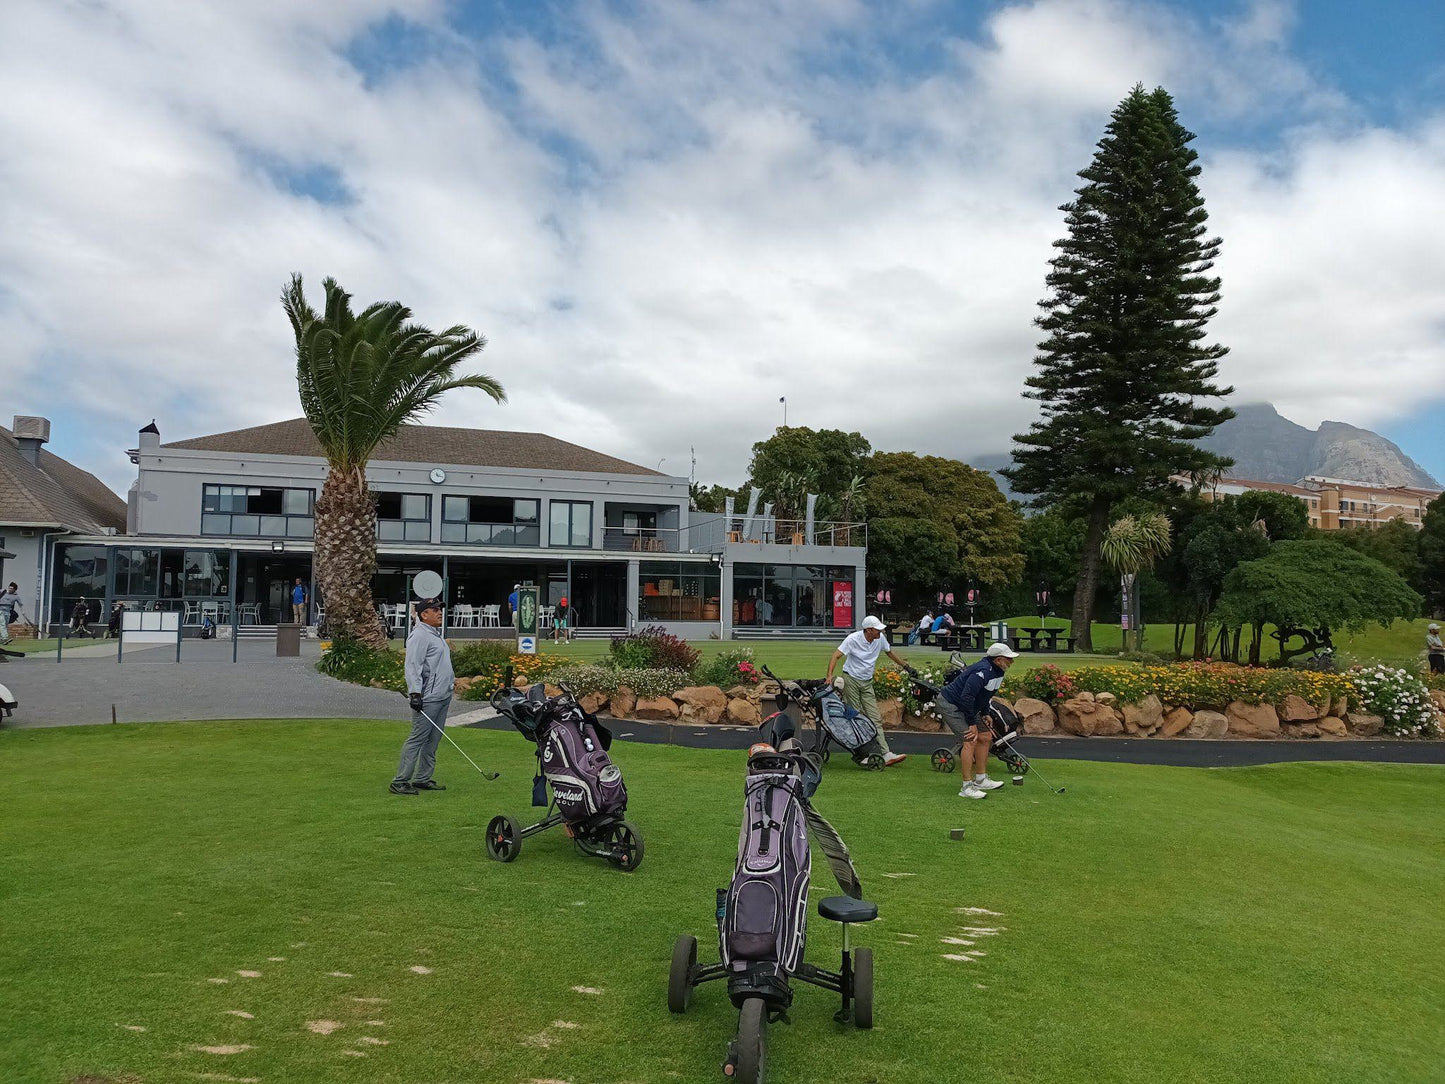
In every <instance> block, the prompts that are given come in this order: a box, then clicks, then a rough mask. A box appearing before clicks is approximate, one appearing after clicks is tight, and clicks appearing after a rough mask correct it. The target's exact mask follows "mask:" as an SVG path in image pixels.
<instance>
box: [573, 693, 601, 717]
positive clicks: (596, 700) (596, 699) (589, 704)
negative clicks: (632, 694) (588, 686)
mask: <svg viewBox="0 0 1445 1084" xmlns="http://www.w3.org/2000/svg"><path fill="white" fill-rule="evenodd" d="M577 704H578V706H579V707H581V709H582V710H583V711H585V712H587V713H588V714H590V715H596V714H597V713H598V712H599V711H601V710H602V709H603V708H605V707H607V694H606V693H583V694H582V695H581V696H579V697H578V698H577Z"/></svg>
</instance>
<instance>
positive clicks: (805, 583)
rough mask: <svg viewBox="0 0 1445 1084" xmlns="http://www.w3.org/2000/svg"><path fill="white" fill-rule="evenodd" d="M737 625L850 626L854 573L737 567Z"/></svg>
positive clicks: (831, 569) (809, 567)
mask: <svg viewBox="0 0 1445 1084" xmlns="http://www.w3.org/2000/svg"><path fill="white" fill-rule="evenodd" d="M733 624H734V625H743V626H772V627H796V628H825V629H827V628H852V627H853V624H854V621H853V569H851V568H846V567H841V566H839V567H832V566H829V567H823V566H820V565H745V564H739V565H735V566H733Z"/></svg>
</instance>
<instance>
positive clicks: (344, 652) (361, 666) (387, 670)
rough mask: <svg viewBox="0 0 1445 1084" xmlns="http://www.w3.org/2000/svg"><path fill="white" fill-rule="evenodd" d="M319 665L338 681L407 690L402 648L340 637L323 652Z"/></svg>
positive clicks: (399, 690) (396, 690)
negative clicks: (399, 649) (394, 649)
mask: <svg viewBox="0 0 1445 1084" xmlns="http://www.w3.org/2000/svg"><path fill="white" fill-rule="evenodd" d="M316 669H318V670H320V671H321V672H322V673H323V674H329V675H330V676H331V677H334V678H336V679H338V680H339V681H349V682H351V683H352V684H354V685H375V686H378V687H380V688H383V689H390V690H391V691H392V692H398V693H401V692H405V691H406V659H405V658H404V657H403V656H402V654H401V653H400V652H397V651H388V650H387V649H386V648H371V647H367V646H366V645H365V644H362V643H358V642H357V641H355V640H337V641H335V642H333V643H332V644H331V645H330V646H329V647H327V648H325V650H323V651H322V652H321V659H320V660H319V661H318V662H317V663H316Z"/></svg>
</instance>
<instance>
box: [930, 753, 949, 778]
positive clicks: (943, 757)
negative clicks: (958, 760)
mask: <svg viewBox="0 0 1445 1084" xmlns="http://www.w3.org/2000/svg"><path fill="white" fill-rule="evenodd" d="M930 759H931V760H932V762H933V770H934V771H935V772H951V771H953V750H952V749H935V750H934V751H933V756H932V757H931V758H930Z"/></svg>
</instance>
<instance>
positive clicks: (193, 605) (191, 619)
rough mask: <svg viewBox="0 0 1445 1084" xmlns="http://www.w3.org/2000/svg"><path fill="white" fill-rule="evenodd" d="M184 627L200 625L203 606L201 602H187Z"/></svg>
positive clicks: (182, 620)
mask: <svg viewBox="0 0 1445 1084" xmlns="http://www.w3.org/2000/svg"><path fill="white" fill-rule="evenodd" d="M181 623H182V624H184V625H199V624H200V623H201V604H200V603H199V602H187V603H186V613H185V616H184V617H182V618H181Z"/></svg>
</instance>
